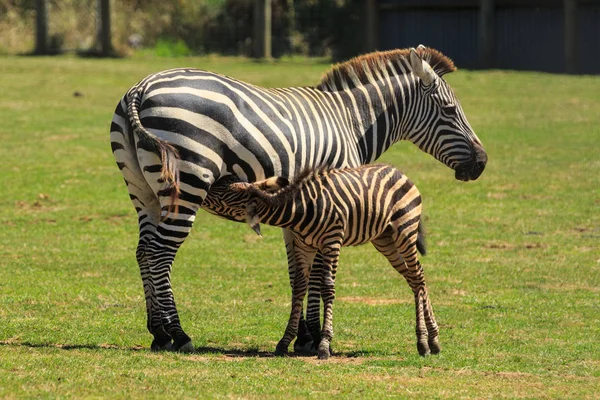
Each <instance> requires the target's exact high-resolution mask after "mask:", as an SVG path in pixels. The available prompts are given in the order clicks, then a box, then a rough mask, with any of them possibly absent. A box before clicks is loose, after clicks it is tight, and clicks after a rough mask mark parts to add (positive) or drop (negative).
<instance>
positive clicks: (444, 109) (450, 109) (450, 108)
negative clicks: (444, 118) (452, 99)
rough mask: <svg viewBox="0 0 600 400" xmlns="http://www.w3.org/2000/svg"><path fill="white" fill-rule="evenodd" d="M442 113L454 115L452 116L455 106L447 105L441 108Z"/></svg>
mask: <svg viewBox="0 0 600 400" xmlns="http://www.w3.org/2000/svg"><path fill="white" fill-rule="evenodd" d="M442 112H443V113H444V114H447V115H454V114H456V105H455V104H448V105H447V106H443V107H442Z"/></svg>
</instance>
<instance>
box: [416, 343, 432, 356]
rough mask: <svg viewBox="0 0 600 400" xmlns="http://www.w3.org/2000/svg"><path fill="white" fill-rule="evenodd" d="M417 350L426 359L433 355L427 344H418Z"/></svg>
mask: <svg viewBox="0 0 600 400" xmlns="http://www.w3.org/2000/svg"><path fill="white" fill-rule="evenodd" d="M417 350H418V351H419V355H421V356H422V357H426V356H428V355H429V354H430V353H431V351H430V350H429V345H428V344H427V342H417Z"/></svg>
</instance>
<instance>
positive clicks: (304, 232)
mask: <svg viewBox="0 0 600 400" xmlns="http://www.w3.org/2000/svg"><path fill="white" fill-rule="evenodd" d="M229 187H230V192H229V193H228V198H229V199H228V201H229V202H230V203H236V204H241V203H243V202H244V201H246V203H247V205H246V214H247V219H248V222H249V223H250V226H251V227H252V228H253V229H254V230H255V231H256V232H257V233H259V234H260V225H259V223H260V222H263V223H265V224H268V225H272V226H278V227H281V228H285V229H287V230H288V231H290V232H292V234H293V237H294V240H293V244H294V248H295V249H296V252H295V255H296V260H295V261H296V263H295V265H296V268H295V269H294V270H291V271H290V280H291V281H292V311H291V314H290V319H289V321H288V325H287V328H286V331H285V334H284V336H283V338H282V339H281V340H280V342H279V344H278V345H277V349H276V352H277V353H279V354H285V353H287V350H288V346H289V344H290V342H291V341H292V340H293V339H294V338H295V337H296V335H297V332H298V325H299V322H300V316H301V314H302V305H303V300H304V296H305V294H306V290H307V287H308V278H309V275H310V269H311V266H312V263H313V257H314V256H315V254H316V253H317V251H319V252H320V253H321V255H322V257H323V266H324V268H323V275H322V276H321V279H320V282H319V288H320V293H321V296H322V299H323V314H324V316H323V329H322V331H321V332H314V330H315V329H317V330H318V329H319V326H318V324H317V326H312V325H311V324H310V322H311V321H310V320H309V321H307V322H309V326H308V328H309V329H310V330H311V332H312V333H314V334H315V339H316V340H320V343H319V345H318V355H319V358H328V357H329V355H330V350H329V346H330V342H331V339H332V337H333V324H332V317H333V312H332V306H333V300H334V298H335V285H334V282H335V275H336V270H337V263H338V258H339V252H340V248H341V247H343V246H354V245H359V244H363V243H366V242H372V243H373V245H374V246H375V247H376V248H377V250H379V251H380V252H381V253H382V254H383V255H385V256H386V257H387V258H388V260H389V261H390V263H391V264H392V266H393V267H394V268H395V269H396V270H397V271H398V272H399V273H401V274H402V276H404V278H406V280H407V282H408V284H409V286H410V288H411V289H412V291H413V293H414V296H415V309H416V320H417V324H416V334H417V349H418V351H419V353H420V354H421V355H427V354H429V353H430V352H432V353H438V352H439V351H440V346H439V341H438V332H439V329H438V326H437V323H436V321H435V317H434V314H433V309H432V307H431V303H430V301H429V296H428V291H427V286H426V285H425V278H424V276H423V268H422V267H421V264H420V263H419V260H418V257H417V251H420V252H421V253H424V252H425V246H424V241H423V235H422V225H421V195H420V194H419V191H418V190H417V188H416V186H415V185H414V184H412V182H411V181H410V180H409V179H408V178H407V177H406V176H405V175H403V174H402V173H401V172H400V171H398V170H397V169H395V168H393V167H390V166H387V165H368V166H362V167H358V168H353V169H342V170H326V169H322V170H316V171H308V172H307V173H305V174H302V175H301V176H299V177H298V178H297V180H296V181H295V182H293V183H292V184H291V185H289V186H286V187H285V188H283V189H281V190H279V191H277V192H276V193H275V194H269V193H267V192H265V191H264V190H263V189H264V187H260V186H258V185H256V184H252V183H232V184H230V186H229ZM231 193H234V194H235V193H237V194H238V195H239V196H238V198H237V199H236V198H235V196H234V195H232V194H231Z"/></svg>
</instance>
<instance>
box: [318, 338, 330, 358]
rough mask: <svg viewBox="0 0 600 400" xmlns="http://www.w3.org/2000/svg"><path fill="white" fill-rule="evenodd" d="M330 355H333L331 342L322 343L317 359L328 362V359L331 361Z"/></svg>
mask: <svg viewBox="0 0 600 400" xmlns="http://www.w3.org/2000/svg"><path fill="white" fill-rule="evenodd" d="M330 355H331V352H330V344H329V342H327V341H321V343H320V344H319V352H318V355H317V358H318V359H319V360H327V359H329V356H330Z"/></svg>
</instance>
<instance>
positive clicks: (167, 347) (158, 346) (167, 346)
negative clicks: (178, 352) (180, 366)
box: [150, 338, 173, 351]
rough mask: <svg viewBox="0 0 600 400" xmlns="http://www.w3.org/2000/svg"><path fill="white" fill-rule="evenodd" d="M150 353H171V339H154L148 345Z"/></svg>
mask: <svg viewBox="0 0 600 400" xmlns="http://www.w3.org/2000/svg"><path fill="white" fill-rule="evenodd" d="M150 350H152V351H173V343H171V339H170V338H169V339H166V341H165V339H154V340H153V341H152V344H151V345H150Z"/></svg>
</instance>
